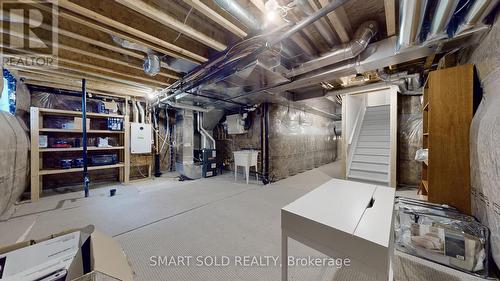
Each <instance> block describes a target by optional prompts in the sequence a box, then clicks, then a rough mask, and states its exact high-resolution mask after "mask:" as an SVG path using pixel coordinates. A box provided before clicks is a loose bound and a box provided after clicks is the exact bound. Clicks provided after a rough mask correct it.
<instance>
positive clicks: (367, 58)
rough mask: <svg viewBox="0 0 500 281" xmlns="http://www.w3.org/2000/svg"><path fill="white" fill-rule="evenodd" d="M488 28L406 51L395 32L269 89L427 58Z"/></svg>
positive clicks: (284, 88)
mask: <svg viewBox="0 0 500 281" xmlns="http://www.w3.org/2000/svg"><path fill="white" fill-rule="evenodd" d="M484 30H485V29H482V30H479V31H478V32H474V33H466V34H462V35H459V36H456V37H454V38H452V39H448V40H444V41H441V42H440V43H439V44H433V45H429V46H414V47H413V48H408V49H406V50H404V51H402V52H396V51H395V49H394V46H395V45H396V42H397V37H396V36H393V37H390V38H387V39H384V40H381V41H378V42H375V43H372V44H370V45H369V46H368V47H367V48H366V50H365V51H364V52H363V53H361V55H360V56H359V57H358V58H353V59H349V60H346V61H343V62H340V63H336V64H333V65H331V66H328V67H324V68H322V69H318V70H316V71H311V72H309V73H307V74H304V75H302V76H301V77H300V78H298V79H296V80H294V81H292V82H290V83H285V84H282V85H276V86H275V87H272V88H271V87H270V88H268V89H266V90H265V91H266V92H272V93H276V94H282V93H284V92H286V91H291V90H294V89H301V88H307V87H311V86H315V85H316V86H317V85H319V84H320V83H321V82H324V81H331V80H332V79H337V78H340V77H346V76H349V75H355V74H357V73H364V72H367V71H373V70H376V69H383V68H384V67H387V66H390V65H395V64H399V63H404V62H408V61H412V60H416V59H420V58H424V57H427V56H429V55H432V54H435V53H439V52H447V51H450V50H452V49H455V48H456V42H460V44H461V46H462V47H465V46H467V43H470V44H472V43H474V42H476V40H477V39H478V38H479V36H481V33H482V32H481V31H484Z"/></svg>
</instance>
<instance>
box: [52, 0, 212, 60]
mask: <svg viewBox="0 0 500 281" xmlns="http://www.w3.org/2000/svg"><path fill="white" fill-rule="evenodd" d="M48 1H51V2H53V3H59V6H60V7H62V8H65V9H68V10H70V11H72V12H74V13H76V14H78V15H79V16H78V15H75V14H72V13H70V12H67V11H64V10H62V9H60V10H59V16H60V17H63V18H66V19H69V20H71V21H74V22H77V23H79V24H82V25H84V26H87V27H89V28H91V29H96V30H99V31H102V32H106V33H108V34H113V35H115V36H118V37H120V38H123V39H126V40H128V41H131V42H134V43H138V44H140V45H143V46H145V47H148V48H150V49H152V50H155V51H157V52H160V53H163V54H166V55H170V56H173V57H177V58H184V59H187V60H190V61H192V62H195V63H199V62H205V61H207V60H208V59H207V58H206V57H204V56H202V55H199V54H198V53H195V52H193V51H190V50H189V49H190V46H185V47H180V46H177V45H175V44H172V43H169V42H167V41H165V40H163V39H160V38H161V37H165V32H163V35H161V32H162V31H163V30H162V29H159V28H158V27H155V26H147V27H148V28H151V29H155V31H156V34H155V35H152V34H149V33H146V32H144V31H142V30H139V29H137V28H134V27H131V26H129V25H127V24H125V23H123V22H120V21H117V20H114V19H113V18H111V16H110V17H108V16H105V15H102V14H99V13H97V12H94V11H92V10H90V9H87V8H85V7H82V6H80V5H77V4H74V3H72V2H69V1H67V0H62V1H56V0H48ZM88 1H91V0H88ZM94 3H95V5H96V7H97V6H99V3H100V4H101V5H102V2H95V1H93V2H92V3H89V5H90V4H94ZM109 4H110V3H108V2H106V3H104V6H105V5H109ZM107 8H108V9H109V7H107ZM89 19H91V20H89ZM129 20H134V19H133V18H130V14H129ZM94 21H96V22H98V23H100V24H97V23H95V22H94ZM101 24H103V25H101Z"/></svg>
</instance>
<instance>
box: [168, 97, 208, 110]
mask: <svg viewBox="0 0 500 281" xmlns="http://www.w3.org/2000/svg"><path fill="white" fill-rule="evenodd" d="M165 103H166V104H167V105H169V106H171V107H173V108H178V109H186V110H191V111H198V112H209V111H210V110H211V109H209V108H203V107H199V106H195V105H189V104H183V103H178V102H173V101H168V100H167V101H165Z"/></svg>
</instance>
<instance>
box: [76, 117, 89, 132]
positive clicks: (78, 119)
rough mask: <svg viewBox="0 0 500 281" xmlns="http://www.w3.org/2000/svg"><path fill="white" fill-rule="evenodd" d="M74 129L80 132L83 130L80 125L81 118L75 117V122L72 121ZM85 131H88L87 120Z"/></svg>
mask: <svg viewBox="0 0 500 281" xmlns="http://www.w3.org/2000/svg"><path fill="white" fill-rule="evenodd" d="M73 126H74V128H73V129H75V130H81V129H83V128H82V127H83V125H82V118H81V117H75V121H74V125H73ZM87 130H90V119H89V118H87Z"/></svg>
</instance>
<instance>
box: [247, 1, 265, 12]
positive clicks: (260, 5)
mask: <svg viewBox="0 0 500 281" xmlns="http://www.w3.org/2000/svg"><path fill="white" fill-rule="evenodd" d="M250 3H252V4H253V5H254V6H255V7H256V8H257V9H259V11H261V13H262V14H265V13H266V6H265V5H264V2H263V1H262V0H250Z"/></svg>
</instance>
